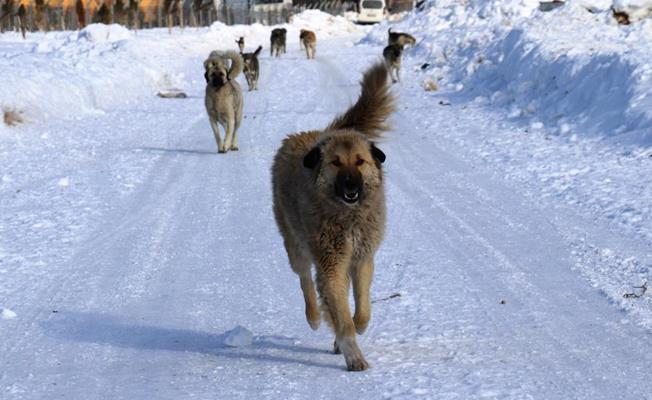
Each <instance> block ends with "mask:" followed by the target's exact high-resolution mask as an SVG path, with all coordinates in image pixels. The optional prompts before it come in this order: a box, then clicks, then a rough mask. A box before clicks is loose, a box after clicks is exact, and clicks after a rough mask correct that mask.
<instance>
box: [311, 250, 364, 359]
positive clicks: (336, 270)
mask: <svg viewBox="0 0 652 400" xmlns="http://www.w3.org/2000/svg"><path fill="white" fill-rule="evenodd" d="M317 284H318V286H319V293H320V294H321V297H322V301H323V302H324V308H325V310H327V312H328V313H329V314H330V319H331V320H332V323H333V327H334V329H335V343H336V345H335V349H336V350H337V349H338V348H339V350H341V351H342V354H344V359H345V360H346V367H347V369H348V370H349V371H363V370H365V369H367V368H369V364H368V363H367V361H366V360H365V358H364V356H363V355H362V351H360V348H359V347H358V343H357V341H356V339H355V325H354V323H353V319H352V318H351V311H350V310H349V302H348V297H349V296H348V293H349V290H348V289H349V280H348V272H347V268H345V264H343V263H329V262H328V260H320V265H319V268H318V269H317Z"/></svg>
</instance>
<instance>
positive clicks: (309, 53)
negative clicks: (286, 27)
mask: <svg viewBox="0 0 652 400" xmlns="http://www.w3.org/2000/svg"><path fill="white" fill-rule="evenodd" d="M299 43H301V45H302V46H303V48H305V49H306V57H308V59H311V58H315V52H316V51H317V35H315V32H313V31H309V30H307V29H301V33H300V34H299Z"/></svg>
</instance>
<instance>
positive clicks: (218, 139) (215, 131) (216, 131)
mask: <svg viewBox="0 0 652 400" xmlns="http://www.w3.org/2000/svg"><path fill="white" fill-rule="evenodd" d="M209 120H210V122H211V128H212V129H213V135H214V136H215V141H216V142H217V152H218V153H224V152H225V150H224V146H223V145H222V138H221V137H220V127H219V126H218V125H217V121H215V120H214V119H213V118H212V117H209Z"/></svg>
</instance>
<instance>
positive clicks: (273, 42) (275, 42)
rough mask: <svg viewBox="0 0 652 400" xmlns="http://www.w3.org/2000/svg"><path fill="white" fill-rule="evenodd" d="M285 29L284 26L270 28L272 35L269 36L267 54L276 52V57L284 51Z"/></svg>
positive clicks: (271, 54)
mask: <svg viewBox="0 0 652 400" xmlns="http://www.w3.org/2000/svg"><path fill="white" fill-rule="evenodd" d="M287 32H288V31H287V29H285V28H275V29H273V30H272V35H271V36H270V38H269V40H270V46H269V55H270V56H273V55H274V53H275V52H276V57H278V56H280V55H281V53H285V39H286V37H287Z"/></svg>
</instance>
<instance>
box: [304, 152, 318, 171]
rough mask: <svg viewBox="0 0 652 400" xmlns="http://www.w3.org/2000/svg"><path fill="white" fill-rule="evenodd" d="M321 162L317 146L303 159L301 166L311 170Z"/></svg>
mask: <svg viewBox="0 0 652 400" xmlns="http://www.w3.org/2000/svg"><path fill="white" fill-rule="evenodd" d="M320 160H321V148H320V147H319V146H317V147H315V148H313V149H312V150H310V151H309V152H308V154H306V156H305V157H303V166H304V167H306V168H309V169H313V168H315V167H316V166H317V164H318V163H319V161H320Z"/></svg>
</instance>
